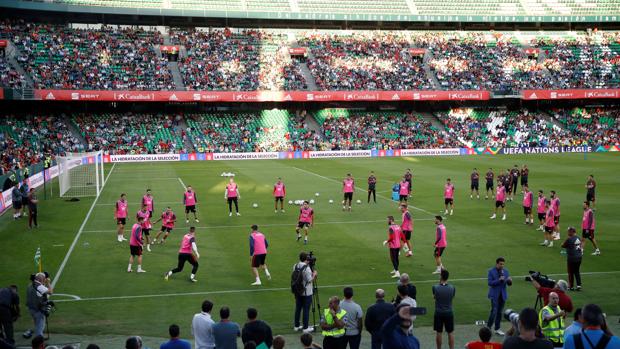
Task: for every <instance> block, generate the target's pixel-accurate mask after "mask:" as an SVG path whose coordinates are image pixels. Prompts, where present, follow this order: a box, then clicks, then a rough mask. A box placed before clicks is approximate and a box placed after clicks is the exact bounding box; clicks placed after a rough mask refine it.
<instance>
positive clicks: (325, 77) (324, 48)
mask: <svg viewBox="0 0 620 349" xmlns="http://www.w3.org/2000/svg"><path fill="white" fill-rule="evenodd" d="M302 35H303V36H302V37H301V38H300V39H298V42H299V44H300V45H302V46H307V47H309V49H310V51H311V53H312V57H311V58H310V59H309V60H308V67H309V68H310V71H311V72H312V75H313V77H314V78H315V80H316V83H317V85H318V86H319V88H320V89H322V90H392V91H394V90H426V89H431V88H432V84H431V82H430V80H429V79H428V77H427V76H426V72H425V71H424V68H423V66H422V58H421V57H414V56H412V55H411V54H410V53H409V51H408V49H409V47H410V42H409V40H408V38H407V37H405V36H404V35H401V34H399V33H397V32H385V33H374V32H372V33H356V34H352V35H330V34H323V33H315V32H309V33H305V34H302Z"/></svg>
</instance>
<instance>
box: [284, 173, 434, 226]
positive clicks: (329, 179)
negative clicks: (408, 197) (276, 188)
mask: <svg viewBox="0 0 620 349" xmlns="http://www.w3.org/2000/svg"><path fill="white" fill-rule="evenodd" d="M291 167H292V168H294V169H296V170H298V171H301V172H305V173H308V174H311V175H313V176H317V177H319V178H323V179H325V180H328V181H332V182H336V183H340V181H338V180H336V179H333V178H330V177H326V176H323V175H320V174H318V173H316V172H312V171H308V170H305V169H303V168H300V167H297V166H291ZM355 189H357V190H359V191H362V192H364V193H365V192H366V190H364V189H363V188H360V187H358V186H355ZM379 193H380V192H379ZM379 193H377V197H379V198H381V199H384V200H387V201H389V202H393V200H392V199H390V198H388V197H385V196H383V195H381V194H379ZM407 206H408V207H411V208H413V209H414V210H418V211H420V212H424V213H426V214H429V215H431V216H433V217H434V216H436V214H434V213H432V212H429V211H427V210H425V209H423V208H420V207H416V206H413V205H411V204H407Z"/></svg>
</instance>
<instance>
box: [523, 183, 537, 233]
mask: <svg viewBox="0 0 620 349" xmlns="http://www.w3.org/2000/svg"><path fill="white" fill-rule="evenodd" d="M533 205H534V193H532V192H531V191H530V188H529V187H528V186H527V184H524V185H523V214H525V224H534V217H533V216H532V206H533Z"/></svg>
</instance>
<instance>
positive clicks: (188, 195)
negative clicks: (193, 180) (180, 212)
mask: <svg viewBox="0 0 620 349" xmlns="http://www.w3.org/2000/svg"><path fill="white" fill-rule="evenodd" d="M197 202H198V198H197V197H196V192H195V191H194V190H193V189H192V186H191V185H188V186H187V191H185V193H183V205H185V223H189V213H190V212H192V213H194V222H196V223H198V222H199V221H198V217H196V203H197Z"/></svg>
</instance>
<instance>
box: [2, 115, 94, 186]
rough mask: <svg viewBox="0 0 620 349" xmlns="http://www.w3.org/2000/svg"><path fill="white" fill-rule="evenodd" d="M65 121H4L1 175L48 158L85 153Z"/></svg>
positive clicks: (51, 118)
mask: <svg viewBox="0 0 620 349" xmlns="http://www.w3.org/2000/svg"><path fill="white" fill-rule="evenodd" d="M83 150H84V146H83V145H82V143H81V142H80V140H79V139H78V138H76V137H74V136H73V135H72V134H71V132H70V131H69V129H68V127H67V125H66V124H65V123H64V121H63V120H62V116H61V117H55V116H35V115H27V116H19V117H17V116H13V115H5V116H3V117H2V119H1V121H0V151H1V154H0V168H1V169H0V174H3V173H8V172H9V171H15V170H23V169H24V168H26V167H28V166H30V165H33V164H36V163H39V162H41V161H42V160H43V158H44V156H45V154H50V155H53V156H55V155H64V154H65V153H66V152H77V151H83Z"/></svg>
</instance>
